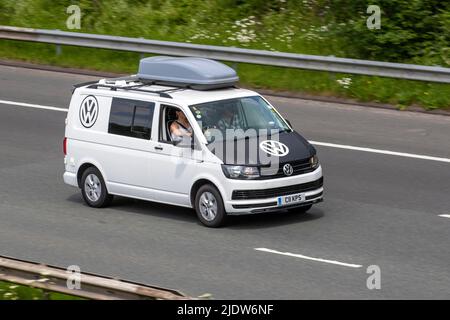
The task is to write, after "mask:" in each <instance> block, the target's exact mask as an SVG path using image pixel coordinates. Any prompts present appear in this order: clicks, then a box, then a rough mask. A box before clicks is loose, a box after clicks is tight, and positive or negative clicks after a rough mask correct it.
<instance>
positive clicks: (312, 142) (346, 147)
mask: <svg viewBox="0 0 450 320" xmlns="http://www.w3.org/2000/svg"><path fill="white" fill-rule="evenodd" d="M309 142H310V143H311V144H314V145H317V146H324V147H331V148H338V149H347V150H356V151H364V152H371V153H380V154H387V155H391V156H398V157H406V158H415V159H422V160H430V161H439V162H446V163H450V159H449V158H440V157H432V156H426V155H423V154H414V153H405V152H396V151H389V150H381V149H372V148H364V147H355V146H349V145H344V144H336V143H328V142H320V141H309Z"/></svg>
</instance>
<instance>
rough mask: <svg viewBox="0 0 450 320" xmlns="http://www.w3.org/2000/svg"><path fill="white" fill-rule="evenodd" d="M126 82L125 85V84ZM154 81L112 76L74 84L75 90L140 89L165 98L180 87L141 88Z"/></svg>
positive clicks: (139, 90) (170, 97)
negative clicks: (161, 88)
mask: <svg viewBox="0 0 450 320" xmlns="http://www.w3.org/2000/svg"><path fill="white" fill-rule="evenodd" d="M119 81H123V82H122V83H121V84H117V82H119ZM128 83H132V84H131V85H127V84H128ZM124 84H125V85H124ZM152 84H153V83H149V82H147V81H142V80H141V79H139V78H137V77H135V76H129V77H120V78H110V79H102V80H100V81H99V80H97V81H89V82H83V83H80V84H76V85H74V86H73V87H74V90H75V89H76V88H80V87H84V86H87V88H88V89H98V88H99V87H101V88H109V89H110V90H112V91H117V89H120V90H128V91H138V92H145V93H153V94H158V95H159V96H161V97H163V98H168V99H172V96H171V95H169V94H168V93H167V92H170V91H174V90H178V89H179V88H170V89H165V90H156V91H155V90H145V89H141V87H144V86H147V85H152Z"/></svg>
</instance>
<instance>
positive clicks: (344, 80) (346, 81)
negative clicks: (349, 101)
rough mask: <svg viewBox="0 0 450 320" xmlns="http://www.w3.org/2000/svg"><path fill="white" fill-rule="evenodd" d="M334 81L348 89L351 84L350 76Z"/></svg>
mask: <svg viewBox="0 0 450 320" xmlns="http://www.w3.org/2000/svg"><path fill="white" fill-rule="evenodd" d="M336 82H337V83H339V84H340V85H341V86H342V87H344V89H348V88H349V87H350V86H351V84H352V78H342V79H337V80H336Z"/></svg>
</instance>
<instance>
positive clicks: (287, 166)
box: [283, 163, 294, 176]
mask: <svg viewBox="0 0 450 320" xmlns="http://www.w3.org/2000/svg"><path fill="white" fill-rule="evenodd" d="M283 172H284V174H285V175H287V176H290V175H292V174H293V173H294V168H292V166H291V164H289V163H286V164H285V165H284V166H283Z"/></svg>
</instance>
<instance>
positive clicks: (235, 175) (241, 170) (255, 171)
mask: <svg viewBox="0 0 450 320" xmlns="http://www.w3.org/2000/svg"><path fill="white" fill-rule="evenodd" d="M222 171H223V173H224V174H225V176H226V177H227V178H230V179H256V178H259V168H258V167H247V166H233V165H226V164H223V165H222Z"/></svg>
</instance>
